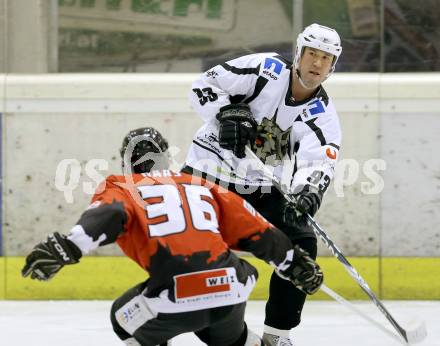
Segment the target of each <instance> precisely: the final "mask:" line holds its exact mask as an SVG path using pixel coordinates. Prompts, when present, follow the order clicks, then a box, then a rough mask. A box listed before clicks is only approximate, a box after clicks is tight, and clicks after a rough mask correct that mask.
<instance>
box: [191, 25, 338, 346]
mask: <svg viewBox="0 0 440 346" xmlns="http://www.w3.org/2000/svg"><path fill="white" fill-rule="evenodd" d="M341 51H342V47H341V40H340V37H339V35H338V33H337V32H336V31H335V30H333V29H331V28H328V27H325V26H322V25H318V24H312V25H310V26H308V27H306V28H305V29H304V31H303V32H302V33H301V34H299V36H298V38H297V42H296V52H295V56H294V61H293V63H291V62H289V61H287V60H286V59H284V58H283V57H281V56H279V55H277V54H276V53H260V54H252V55H247V56H243V57H239V58H237V59H234V60H231V61H228V62H225V63H223V64H220V65H217V66H215V67H213V68H212V69H210V70H208V71H207V72H205V73H204V74H203V75H202V76H201V77H200V78H199V79H197V80H196V81H195V82H194V83H193V85H192V90H191V92H190V100H191V103H192V106H193V108H194V109H195V110H196V111H197V113H198V114H199V115H200V116H201V117H202V118H203V120H204V121H205V124H204V125H203V126H202V127H201V128H200V129H199V130H198V131H197V133H196V134H195V136H194V139H193V143H192V145H191V147H190V150H189V153H188V156H187V159H186V162H185V166H184V168H183V171H184V172H188V173H192V174H200V175H202V176H203V177H205V178H208V179H211V180H214V181H216V182H217V183H219V184H220V185H222V186H224V187H227V188H228V189H229V190H232V191H235V192H237V193H238V194H240V195H241V196H242V197H243V198H245V199H246V200H247V201H249V202H250V203H251V204H252V205H253V206H254V207H255V208H256V209H257V210H258V211H259V212H260V213H261V214H262V215H263V216H264V217H266V218H267V219H268V220H269V221H270V222H272V224H274V225H275V226H276V227H278V228H279V229H281V230H283V231H284V232H285V233H286V234H287V235H288V236H289V238H290V239H291V241H292V242H293V243H294V244H298V245H299V246H300V247H302V248H303V249H305V250H307V251H308V252H309V254H310V255H311V256H312V257H313V258H316V254H317V241H316V237H315V235H314V232H313V230H312V228H311V226H310V225H309V224H307V221H306V218H305V216H304V215H305V213H309V214H310V215H312V216H313V215H314V214H315V213H316V212H317V210H318V208H319V207H320V205H321V201H322V197H323V195H324V193H325V191H326V189H327V188H328V186H329V184H330V182H331V180H332V179H333V175H334V168H335V164H336V160H337V158H338V153H339V149H340V143H341V130H340V125H339V119H338V115H337V113H336V110H335V107H334V105H333V102H332V100H331V99H330V98H329V97H328V95H327V93H326V92H325V90H324V88H323V87H322V85H321V83H322V82H323V81H325V80H326V79H327V78H328V77H329V76H330V75H331V73H332V72H333V71H334V69H335V66H336V63H337V60H338V58H339V56H340V54H341ZM246 145H248V146H250V147H251V149H252V150H253V151H254V153H255V154H256V155H257V156H258V157H259V159H260V160H262V161H263V162H264V163H265V164H266V165H267V166H268V167H269V168H271V169H272V170H273V172H274V175H275V176H277V178H278V179H280V180H281V181H282V182H283V184H284V185H286V186H287V187H288V188H289V189H290V192H291V193H292V194H293V195H294V196H295V199H296V201H297V202H296V204H295V205H291V204H289V203H287V202H286V201H285V199H284V198H283V196H282V195H281V194H280V193H279V192H278V191H277V190H276V189H275V188H273V187H271V181H270V180H269V179H267V178H265V177H264V176H263V174H262V172H261V171H260V170H258V169H254V168H253V167H252V166H253V165H252V160H249V159H248V158H247V157H246V151H245V148H246ZM243 172H245V173H243ZM305 299H306V295H305V294H304V293H303V292H301V291H300V290H298V289H297V288H296V287H294V286H293V285H292V284H291V283H290V282H288V281H285V280H283V279H281V278H280V277H279V276H277V275H274V274H272V277H271V282H270V289H269V299H268V302H267V304H266V316H265V326H264V335H263V340H264V341H265V343H266V344H267V345H269V346H275V345H278V346H280V345H293V341H292V340H291V339H290V331H291V329H292V328H294V327H296V326H297V325H299V323H300V320H301V311H302V308H303V305H304V302H305Z"/></svg>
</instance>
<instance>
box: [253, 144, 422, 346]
mask: <svg viewBox="0 0 440 346" xmlns="http://www.w3.org/2000/svg"><path fill="white" fill-rule="evenodd" d="M246 155H248V156H249V157H251V158H252V159H253V160H254V161H255V163H257V164H258V165H259V167H260V168H261V170H262V171H263V173H264V176H265V177H266V178H268V179H270V180H271V181H272V183H273V185H274V186H275V188H276V189H277V190H278V191H279V192H280V193H281V194H282V195H283V197H284V198H285V199H286V200H287V201H288V202H291V203H295V200H294V199H293V198H292V197H291V196H290V195H289V194H288V193H287V192H285V191H284V189H283V187H282V185H281V183H280V181H279V180H278V178H277V177H275V176H274V175H273V173H272V171H271V170H270V169H269V168H267V167H266V165H265V164H264V163H263V162H261V160H260V159H259V158H258V157H257V156H256V155H255V154H254V152H253V151H252V150H251V149H250V148H249V147H246ZM306 216H307V220H308V221H309V222H310V223H311V225H312V226H313V231H314V232H315V234H316V236H317V237H319V238H320V239H321V240H322V241H323V243H324V244H325V246H326V247H327V248H328V249H329V250H330V252H331V253H332V254H333V256H335V257H336V258H337V259H338V260H339V262H341V263H342V265H343V266H344V268H345V270H347V272H348V274H350V276H351V277H352V278H353V279H354V280H355V281H356V282H357V283H358V285H359V286H360V287H361V289H362V290H363V291H364V292H365V293H366V294H367V296H368V297H369V298H370V299H371V300H372V301H373V303H374V304H375V305H376V307H377V308H378V309H379V311H380V312H381V313H382V314H383V315H384V316H385V317H386V318H387V320H388V321H389V322H390V323H391V325H392V326H393V328H394V329H395V330H396V331H397V333H398V334H399V335H400V336H401V337H402V338H403V340H405V342H406V343H407V344H413V343H417V342H420V341H422V340H423V339H425V337H426V335H427V331H426V326H425V324H424V323H422V324H420V325H419V326H418V327H417V328H415V329H413V330H405V329H404V328H402V327H401V326H400V325H399V324H398V323H397V321H396V320H395V319H394V317H393V316H392V315H391V314H390V313H389V312H388V310H387V309H386V308H385V306H384V305H383V304H382V302H381V301H380V300H379V299H378V298H377V297H376V295H375V294H374V293H373V291H372V290H371V289H370V287H369V286H368V284H367V283H366V281H365V280H364V279H363V278H362V277H361V276H360V275H359V273H358V272H357V271H356V269H354V267H353V266H352V265H351V264H350V262H349V261H348V260H347V258H346V257H345V256H344V255H343V253H342V251H341V250H340V249H339V248H338V247H337V246H336V245H335V244H334V243H333V241H332V240H331V239H330V237H329V236H328V235H327V233H325V231H324V230H323V229H322V228H321V227H320V226H319V225H318V223H317V222H316V221H315V220H314V219H313V218H312V217H311V216H310V215H309V214H307V215H306ZM338 301H339V300H338Z"/></svg>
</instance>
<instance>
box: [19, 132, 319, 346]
mask: <svg viewBox="0 0 440 346" xmlns="http://www.w3.org/2000/svg"><path fill="white" fill-rule="evenodd" d="M167 149H168V143H167V141H166V140H165V139H164V138H163V137H162V136H161V134H160V133H159V132H158V131H156V130H155V129H153V128H141V129H137V130H133V131H130V132H129V134H128V135H127V136H126V137H125V138H124V140H123V145H122V148H121V156H122V157H123V169H124V173H125V174H124V175H121V176H115V175H111V176H109V177H107V179H106V180H105V181H104V182H103V183H102V185H101V186H100V187H99V188H98V189H97V192H96V194H95V195H94V196H93V198H92V203H91V204H90V206H89V207H88V208H87V209H86V211H84V213H83V214H82V215H81V217H80V219H79V221H78V222H77V224H76V225H75V226H73V228H72V229H71V230H70V232H69V233H68V235H64V234H60V233H58V232H55V233H53V234H50V235H49V236H48V237H47V239H46V240H45V241H43V242H41V243H39V244H37V245H36V246H35V247H34V249H33V250H32V252H31V253H30V254H29V255H28V256H27V258H26V263H25V266H24V268H23V270H22V274H23V276H25V277H27V276H30V277H31V278H32V279H37V280H44V281H45V280H49V279H51V278H52V277H53V276H54V275H55V274H56V273H57V272H58V271H59V270H60V269H61V268H62V267H63V266H64V265H66V264H74V263H78V262H79V260H80V258H81V257H82V255H83V254H86V253H88V252H89V251H91V250H94V249H96V248H97V247H99V246H104V245H106V244H110V243H114V242H116V243H117V244H118V245H119V246H120V248H121V249H122V251H123V252H124V253H125V254H126V255H127V256H128V257H130V258H131V259H132V260H133V261H135V262H136V263H137V264H138V265H140V266H141V267H142V268H143V269H144V270H146V271H147V272H148V273H149V279H148V280H146V281H145V282H142V283H140V284H138V285H136V286H135V287H133V288H131V289H129V290H128V291H127V292H125V293H124V294H123V295H122V296H121V297H119V298H118V299H116V300H115V302H114V303H113V306H112V309H111V322H112V325H113V329H114V331H115V333H116V334H117V335H118V337H119V338H120V339H121V340H123V341H124V343H125V344H126V345H142V346H149V345H165V344H167V342H169V340H171V339H172V338H173V337H174V336H176V335H179V334H181V333H185V332H195V334H196V335H197V336H198V337H199V339H200V340H201V341H203V342H204V343H206V344H208V345H222V346H227V345H231V346H232V345H236V346H241V345H245V346H260V345H263V343H262V341H261V339H260V338H259V337H258V336H257V335H256V334H255V333H253V332H252V331H250V330H248V329H247V327H246V324H245V322H244V310H245V304H246V301H247V299H248V297H249V294H250V293H251V291H252V289H253V287H254V285H255V282H256V280H257V277H258V273H257V271H256V269H255V268H254V267H253V266H252V265H250V264H249V263H248V262H246V261H245V260H243V259H240V258H238V257H237V256H236V255H235V254H234V253H233V252H232V251H231V249H236V250H242V251H248V252H251V253H253V254H254V255H255V256H256V257H258V258H261V259H263V260H265V261H266V262H268V263H270V264H271V265H272V266H273V267H274V268H275V270H276V271H277V272H278V273H279V275H280V276H281V277H282V278H284V279H286V280H290V281H291V282H292V283H293V284H294V285H295V286H297V287H298V288H300V289H301V290H303V291H304V292H306V293H308V294H313V293H315V292H316V291H317V290H318V289H319V287H320V285H321V283H322V281H323V274H322V272H321V270H320V268H319V266H318V265H317V264H316V263H315V261H314V260H313V259H311V258H310V256H309V255H308V253H307V252H306V251H304V250H302V249H301V248H299V247H298V246H296V247H294V248H293V247H292V244H291V242H290V240H289V239H288V238H287V236H286V235H284V234H283V233H282V232H281V231H279V230H278V229H276V228H275V227H274V226H272V225H271V224H270V223H269V222H267V221H266V220H265V219H264V218H263V217H261V216H260V215H259V214H258V213H257V212H256V211H255V209H254V208H253V207H252V206H251V205H249V204H248V203H247V202H245V201H244V200H243V199H242V198H241V197H239V196H238V195H236V194H234V193H232V192H229V191H227V190H224V189H222V188H221V187H220V186H218V185H215V184H212V183H208V182H207V181H205V180H203V179H200V178H197V177H193V176H191V175H188V174H184V173H177V172H172V171H170V170H168V159H167ZM124 162H125V164H124ZM226 331H227V332H226Z"/></svg>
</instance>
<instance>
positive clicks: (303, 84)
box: [295, 69, 319, 90]
mask: <svg viewBox="0 0 440 346" xmlns="http://www.w3.org/2000/svg"><path fill="white" fill-rule="evenodd" d="M295 73H296V76H297V77H298V80H299V83H300V84H301V86H302V87H303V88H304V89H306V90H314V89H316V88H317V87H318V86H319V85H317V86H316V87H309V86H307V85H306V84H305V83H304V82H303V80H302V78H301V75H300V74H299V70H297V69H295Z"/></svg>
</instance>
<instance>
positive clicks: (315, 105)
mask: <svg viewBox="0 0 440 346" xmlns="http://www.w3.org/2000/svg"><path fill="white" fill-rule="evenodd" d="M307 106H310V107H309V112H310V114H311V115H317V114H320V113H324V112H325V109H324V105H323V104H322V102H321V101H320V100H315V101H313V102H310V103H308V104H307Z"/></svg>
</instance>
